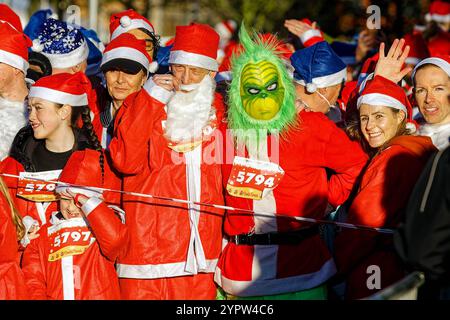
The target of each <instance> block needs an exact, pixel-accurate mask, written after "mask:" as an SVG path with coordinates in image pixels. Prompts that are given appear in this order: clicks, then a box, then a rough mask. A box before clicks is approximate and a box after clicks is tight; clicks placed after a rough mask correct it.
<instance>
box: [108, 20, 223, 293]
mask: <svg viewBox="0 0 450 320" xmlns="http://www.w3.org/2000/svg"><path fill="white" fill-rule="evenodd" d="M200 39H201V41H199V40H200ZM218 42H219V36H218V35H217V33H215V31H214V30H213V29H212V28H211V27H209V26H207V25H200V24H192V25H190V26H182V27H177V30H176V36H175V42H174V45H173V47H172V50H171V52H170V57H169V63H170V64H187V65H191V66H196V67H200V68H204V69H207V70H212V71H217V68H218V66H217V61H216V60H215V58H216V55H217V47H218ZM210 43H212V44H211V45H210ZM204 81H206V82H205V83H203V82H204ZM204 84H206V85H204ZM208 84H209V85H208ZM189 86H190V87H192V85H189ZM196 86H197V85H196ZM186 89H187V90H190V89H191V88H189V89H188V88H186ZM205 90H206V91H207V92H204V91H205ZM208 90H210V91H208ZM147 91H148V92H149V93H150V95H149V94H148V93H147ZM169 97H170V93H168V92H167V91H165V90H164V89H162V88H161V87H159V86H156V85H154V83H153V82H152V81H150V82H148V83H147V84H146V85H145V90H141V91H139V92H138V93H135V94H132V95H130V96H129V97H128V98H127V99H126V100H125V101H124V103H123V105H122V107H121V108H120V110H119V112H118V114H117V116H116V120H115V124H114V128H115V129H114V131H115V132H114V138H113V139H112V140H111V143H110V145H109V151H110V154H111V158H112V163H113V165H114V167H115V168H116V169H117V170H118V171H119V172H120V173H122V174H123V175H124V178H123V189H124V191H126V192H140V193H146V194H151V195H154V196H159V197H166V198H177V199H182V200H189V201H196V202H206V203H211V204H218V205H220V204H223V195H222V186H221V183H220V180H221V179H220V176H221V171H220V164H219V163H218V161H216V158H215V157H216V156H217V153H218V152H220V151H221V149H220V148H219V149H218V150H216V149H217V148H216V136H215V135H214V134H213V133H214V132H215V130H214V125H213V124H214V122H216V123H220V121H221V119H222V118H221V117H222V114H223V109H224V108H223V103H222V100H221V98H220V95H217V94H216V95H214V89H213V80H212V79H211V77H210V76H209V75H207V76H205V77H204V79H203V80H202V83H201V84H200V85H198V86H197V89H194V90H193V91H192V92H190V93H189V94H187V93H186V94H185V93H182V92H177V93H176V94H175V97H176V98H175V97H173V98H170V101H169V104H168V106H167V108H165V107H164V104H165V103H166V102H167V101H168V100H169ZM197 98H198V99H197ZM156 99H158V100H156ZM184 99H187V100H186V103H184ZM174 101H178V102H180V103H179V104H177V105H176V108H175V104H174ZM172 106H173V108H172ZM183 106H184V108H183ZM212 106H213V107H214V108H212ZM204 107H206V109H204ZM172 110H177V111H179V113H178V114H175V116H173V115H174V113H173V112H172ZM183 110H185V111H186V112H185V113H184V112H183ZM197 110H199V112H198V114H196V113H195V112H196V111H197ZM200 110H201V111H200ZM205 116H206V118H205ZM186 118H187V119H190V120H192V121H189V120H188V121H184V122H183V121H182V120H183V119H186ZM197 118H201V119H202V120H205V122H204V123H203V122H202V125H201V126H197V127H196V126H195V123H196V121H197ZM179 120H180V121H181V122H182V125H177V123H178V121H179ZM203 125H204V126H203ZM172 129H173V130H172ZM191 129H192V130H193V131H192V132H191ZM196 129H200V133H202V134H203V129H205V135H206V136H207V137H208V138H204V137H203V135H201V136H200V139H197V140H194V141H193V143H192V144H190V143H186V144H184V145H183V143H180V142H183V141H182V140H176V141H175V140H173V139H172V138H173V137H176V136H177V135H178V133H180V132H184V133H186V132H187V133H189V134H190V133H193V132H196V131H194V130H196ZM177 130H179V131H180V132H178V133H177ZM169 132H170V137H172V138H170V140H169V139H168V138H166V135H167V134H168V133H169ZM184 133H183V134H182V136H183V135H184ZM187 146H189V147H187ZM123 208H124V210H126V211H127V215H128V217H127V226H128V228H129V231H130V244H129V250H128V251H127V253H126V255H125V256H124V257H123V259H119V261H118V263H117V272H118V275H119V277H120V286H121V291H122V297H123V298H126V299H214V298H215V297H216V286H215V284H214V281H213V272H214V270H215V267H216V264H217V260H218V257H219V254H220V251H221V246H222V235H221V230H222V215H223V210H221V209H217V208H210V207H203V206H198V205H194V204H191V203H190V204H186V203H183V202H177V201H162V200H157V199H151V198H144V197H138V196H135V195H128V194H124V195H123Z"/></svg>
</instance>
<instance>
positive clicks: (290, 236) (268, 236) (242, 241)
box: [228, 225, 319, 246]
mask: <svg viewBox="0 0 450 320" xmlns="http://www.w3.org/2000/svg"><path fill="white" fill-rule="evenodd" d="M317 234H319V227H318V225H314V226H312V227H309V228H303V229H300V230H296V231H289V232H271V233H259V234H256V233H253V234H238V235H234V236H230V237H229V239H228V240H229V241H230V242H232V243H234V244H238V245H248V246H252V245H272V244H274V245H277V244H298V243H300V242H302V241H303V240H305V239H307V238H310V237H312V236H314V235H317Z"/></svg>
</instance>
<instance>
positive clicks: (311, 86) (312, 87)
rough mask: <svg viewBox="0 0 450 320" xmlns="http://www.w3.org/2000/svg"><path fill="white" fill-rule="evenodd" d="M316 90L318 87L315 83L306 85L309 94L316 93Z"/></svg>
mask: <svg viewBox="0 0 450 320" xmlns="http://www.w3.org/2000/svg"><path fill="white" fill-rule="evenodd" d="M316 90H317V85H316V84H315V83H307V84H306V91H308V92H309V93H313V92H316Z"/></svg>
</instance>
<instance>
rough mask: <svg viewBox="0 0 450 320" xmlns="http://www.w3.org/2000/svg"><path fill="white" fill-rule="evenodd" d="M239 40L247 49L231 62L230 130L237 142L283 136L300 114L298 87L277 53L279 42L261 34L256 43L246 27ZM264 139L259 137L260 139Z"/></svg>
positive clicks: (242, 29) (241, 30)
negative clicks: (262, 134) (270, 134)
mask: <svg viewBox="0 0 450 320" xmlns="http://www.w3.org/2000/svg"><path fill="white" fill-rule="evenodd" d="M239 40H240V43H241V44H242V46H243V49H244V50H243V51H242V52H241V53H239V55H237V56H233V57H232V59H231V68H232V69H231V70H232V74H233V79H232V81H231V85H230V90H229V100H228V106H229V108H228V127H229V128H230V129H233V134H234V136H235V138H237V139H241V138H243V139H247V137H248V136H249V135H250V133H251V132H255V131H256V132H266V133H280V134H281V135H282V136H283V135H284V133H286V132H287V131H288V129H289V128H291V127H293V126H294V124H295V123H296V114H297V112H296V109H295V88H294V85H293V83H292V79H291V77H289V74H288V72H287V69H286V66H285V65H284V63H283V62H282V60H281V58H280V57H279V54H278V52H277V50H276V48H277V45H278V41H277V40H276V38H272V39H271V40H269V41H267V40H262V37H260V36H258V35H257V34H255V35H254V40H252V39H251V38H250V36H249V34H248V33H247V31H246V30H245V26H244V24H242V26H241V29H240V31H239ZM260 138H262V136H259V133H258V134H256V140H257V141H259V139H260ZM251 139H252V140H253V138H251ZM257 141H255V142H257Z"/></svg>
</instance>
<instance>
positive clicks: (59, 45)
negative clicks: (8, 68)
mask: <svg viewBox="0 0 450 320" xmlns="http://www.w3.org/2000/svg"><path fill="white" fill-rule="evenodd" d="M32 49H33V51H36V52H41V53H42V54H43V55H45V56H46V57H47V58H48V59H49V60H50V63H51V64H52V67H53V68H59V69H63V68H70V67H73V66H76V65H77V64H79V63H81V62H83V61H84V60H86V59H87V57H88V55H89V48H88V45H87V43H86V40H85V38H84V36H83V34H82V33H81V31H80V30H79V29H78V28H77V27H75V26H74V25H71V24H67V23H66V22H64V21H60V20H55V19H52V18H49V19H47V20H46V21H45V22H44V25H43V28H42V30H41V32H40V33H39V36H38V37H37V38H36V39H34V40H33V48H32Z"/></svg>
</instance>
